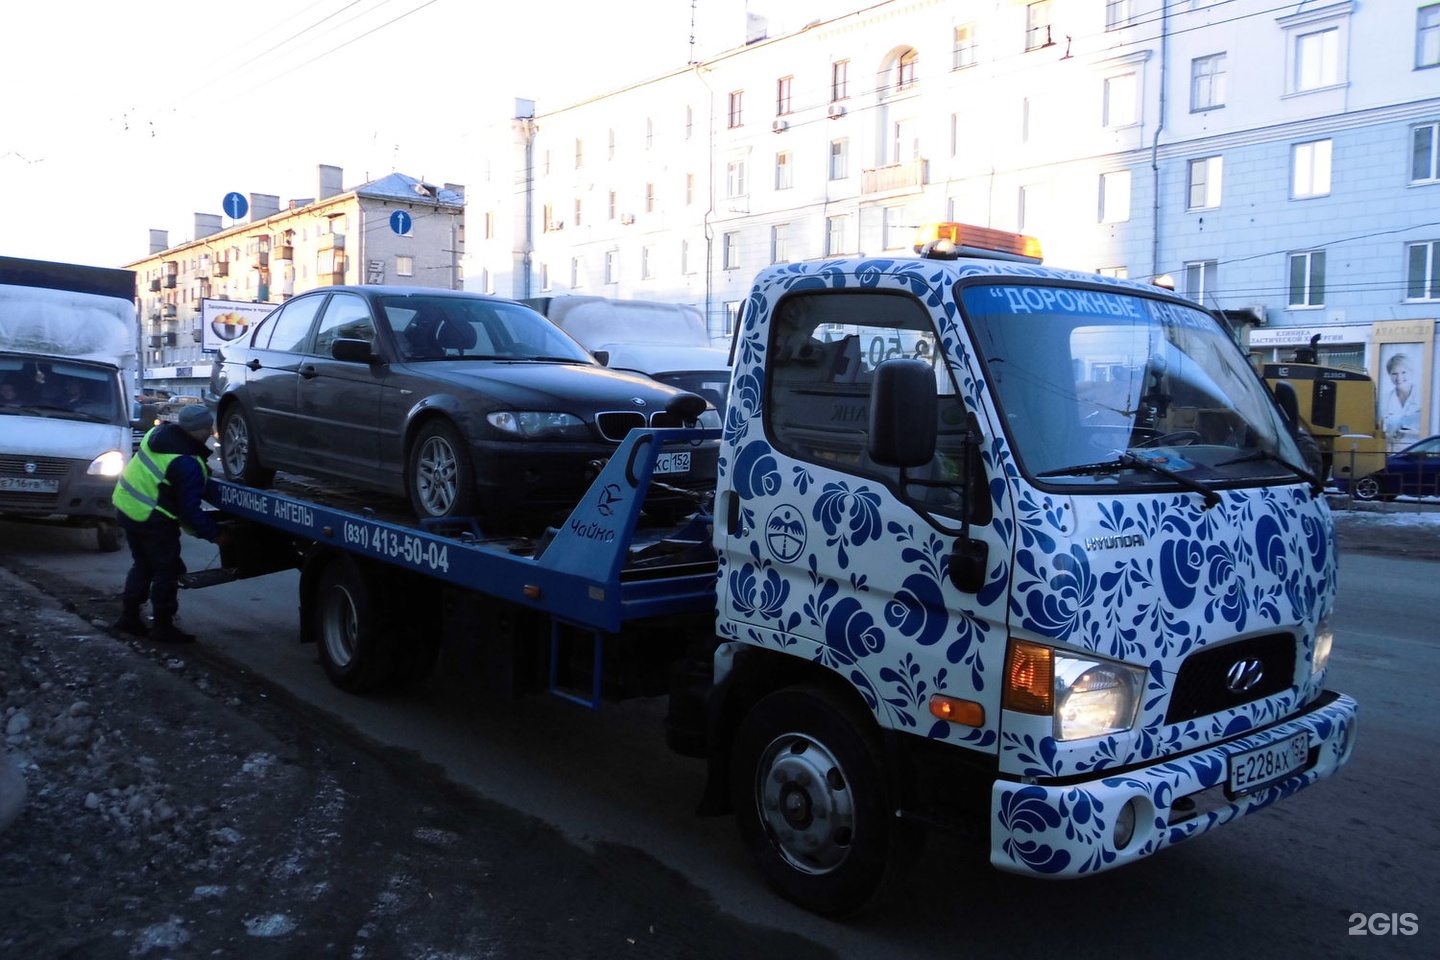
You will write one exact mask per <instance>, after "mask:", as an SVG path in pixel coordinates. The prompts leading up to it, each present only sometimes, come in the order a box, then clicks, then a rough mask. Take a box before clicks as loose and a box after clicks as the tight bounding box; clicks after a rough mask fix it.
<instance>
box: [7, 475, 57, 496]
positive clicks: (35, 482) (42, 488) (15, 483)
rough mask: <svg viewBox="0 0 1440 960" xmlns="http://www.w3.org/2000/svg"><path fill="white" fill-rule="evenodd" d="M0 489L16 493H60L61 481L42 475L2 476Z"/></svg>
mask: <svg viewBox="0 0 1440 960" xmlns="http://www.w3.org/2000/svg"><path fill="white" fill-rule="evenodd" d="M0 490H9V491H11V492H14V493H59V492H60V481H59V480H49V479H45V478H42V477H0Z"/></svg>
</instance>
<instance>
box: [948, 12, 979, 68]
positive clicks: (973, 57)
mask: <svg viewBox="0 0 1440 960" xmlns="http://www.w3.org/2000/svg"><path fill="white" fill-rule="evenodd" d="M979 62H980V44H979V41H978V40H977V38H976V27H975V24H973V23H962V24H961V25H960V26H958V27H956V28H955V62H954V69H956V70H963V69H965V68H966V67H973V66H975V64H977V63H979Z"/></svg>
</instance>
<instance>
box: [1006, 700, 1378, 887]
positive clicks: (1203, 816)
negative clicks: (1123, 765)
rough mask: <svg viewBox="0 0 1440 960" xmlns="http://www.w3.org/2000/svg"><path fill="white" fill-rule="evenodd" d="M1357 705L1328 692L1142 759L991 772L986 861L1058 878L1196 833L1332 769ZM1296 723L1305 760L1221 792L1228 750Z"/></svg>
mask: <svg viewBox="0 0 1440 960" xmlns="http://www.w3.org/2000/svg"><path fill="white" fill-rule="evenodd" d="M1356 710H1357V704H1356V703H1355V701H1354V700H1352V699H1350V698H1349V697H1347V696H1345V695H1343V694H1330V695H1329V699H1322V700H1320V701H1319V702H1318V704H1317V705H1314V706H1312V707H1311V708H1310V709H1309V711H1308V712H1306V713H1303V714H1301V715H1299V716H1297V717H1294V718H1292V719H1290V720H1286V721H1283V722H1281V723H1277V724H1275V725H1274V726H1272V727H1267V728H1266V729H1264V730H1258V731H1255V732H1252V733H1249V734H1246V735H1244V736H1240V737H1236V738H1235V739H1233V740H1227V741H1225V742H1224V743H1221V744H1216V745H1214V746H1211V747H1206V748H1204V749H1201V750H1197V751H1195V752H1193V753H1187V754H1183V755H1180V756H1176V757H1171V758H1168V759H1165V760H1162V761H1159V762H1157V763H1155V764H1153V765H1151V766H1147V767H1139V768H1134V769H1130V770H1126V771H1125V772H1123V773H1117V774H1112V775H1109V776H1102V777H1097V778H1096V779H1093V780H1084V781H1080V782H1073V781H1071V780H1067V781H1065V782H1064V783H1061V784H1052V783H1047V782H1045V781H1037V782H1034V783H1021V782H1016V781H1011V780H1001V781H997V782H996V783H995V786H994V789H993V791H992V793H991V801H990V836H991V842H990V862H991V863H992V864H994V865H995V867H997V868H998V869H1001V870H1005V871H1007V872H1010V873H1025V874H1031V875H1037V876H1043V877H1050V878H1055V879H1063V878H1070V877H1079V876H1086V875H1089V874H1092V873H1098V872H1100V871H1102V870H1111V869H1113V868H1115V867H1119V866H1124V865H1125V864H1127V863H1132V862H1134V861H1136V860H1139V859H1140V858H1142V857H1147V856H1149V855H1150V854H1152V853H1155V852H1156V851H1158V850H1160V849H1161V848H1163V847H1168V846H1171V845H1173V844H1176V843H1179V842H1180V841H1182V840H1188V839H1190V838H1191V837H1197V836H1199V835H1200V834H1202V833H1205V832H1206V831H1207V830H1210V829H1211V828H1213V827H1218V826H1220V825H1221V824H1225V823H1229V822H1230V821H1231V820H1235V819H1237V818H1238V817H1242V816H1244V815H1245V814H1247V813H1253V812H1254V811H1256V810H1259V809H1261V808H1262V807H1267V806H1269V805H1270V804H1272V803H1274V802H1275V801H1277V800H1279V799H1281V798H1283V797H1287V796H1289V795H1290V794H1292V793H1294V792H1295V791H1297V790H1300V789H1301V788H1303V787H1308V786H1309V785H1310V784H1312V783H1314V782H1316V781H1317V780H1321V779H1324V778H1325V777H1328V776H1330V775H1331V774H1332V773H1334V772H1335V771H1336V770H1338V769H1340V767H1341V766H1342V765H1344V763H1345V762H1346V761H1347V760H1349V759H1350V753H1351V751H1352V750H1353V749H1354V745H1355V730H1356ZM1300 733H1305V734H1306V735H1307V736H1308V738H1309V754H1308V757H1307V759H1306V762H1305V764H1304V766H1302V767H1301V768H1300V769H1299V770H1297V771H1295V772H1294V773H1291V774H1289V775H1288V776H1286V777H1284V778H1283V779H1280V780H1276V781H1273V782H1270V783H1267V784H1264V785H1263V786H1260V787H1258V788H1256V789H1254V790H1250V791H1248V792H1245V793H1244V794H1242V795H1238V796H1231V795H1230V794H1229V793H1228V792H1227V790H1228V777H1229V768H1230V759H1231V758H1232V757H1236V756H1238V755H1240V754H1243V753H1246V752H1247V751H1251V750H1254V749H1256V748H1259V747H1264V746H1266V745H1268V744H1278V743H1282V742H1284V741H1287V740H1289V739H1290V738H1292V737H1294V736H1296V735H1297V734H1300ZM1131 823H1133V828H1132V827H1131V826H1130V824H1131ZM1127 834H1129V836H1128V837H1127V836H1126V835H1127Z"/></svg>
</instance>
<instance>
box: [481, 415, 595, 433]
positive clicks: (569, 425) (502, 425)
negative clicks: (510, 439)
mask: <svg viewBox="0 0 1440 960" xmlns="http://www.w3.org/2000/svg"><path fill="white" fill-rule="evenodd" d="M485 419H486V420H487V421H488V422H489V424H490V426H492V427H494V428H495V429H496V430H500V431H501V432H503V433H508V434H511V435H512V436H516V437H523V438H525V439H526V440H540V439H546V440H552V439H553V440H558V439H570V440H588V439H590V431H589V430H587V429H586V427H585V422H584V421H583V420H581V419H580V418H579V417H577V416H575V415H573V414H569V413H557V412H555V411H547V410H497V411H496V412H495V413H489V414H486V415H485Z"/></svg>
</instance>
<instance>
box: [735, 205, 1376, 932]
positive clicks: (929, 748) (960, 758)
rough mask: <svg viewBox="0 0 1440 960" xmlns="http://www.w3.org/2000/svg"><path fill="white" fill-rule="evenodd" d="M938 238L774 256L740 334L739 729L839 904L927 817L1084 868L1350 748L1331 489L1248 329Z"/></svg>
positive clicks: (1020, 244)
mask: <svg viewBox="0 0 1440 960" xmlns="http://www.w3.org/2000/svg"><path fill="white" fill-rule="evenodd" d="M937 232H938V234H939V235H940V237H941V239H940V240H939V242H937V243H932V244H927V245H926V249H925V250H924V252H925V254H926V256H924V257H922V258H921V259H886V258H868V259H848V260H827V261H824V262H814V263H794V264H783V265H776V266H773V267H770V268H768V269H766V270H764V271H763V272H762V273H761V274H760V275H759V277H758V278H757V280H756V281H755V284H754V287H753V289H752V291H751V293H750V296H749V300H748V302H747V303H746V304H745V308H744V311H743V315H742V328H741V330H740V332H739V343H738V348H737V350H736V352H735V353H736V357H737V365H736V368H735V376H734V383H733V386H732V389H731V393H730V402H729V406H728V408H727V411H726V422H725V436H724V445H723V447H722V456H721V475H720V480H719V485H718V491H719V492H718V495H717V503H716V509H715V517H716V524H715V535H714V542H715V546H716V549H717V552H718V553H719V557H720V576H719V601H718V603H719V615H718V624H717V632H718V634H719V636H720V637H721V639H722V642H721V644H720V646H719V648H718V649H717V651H716V654H715V670H716V676H717V680H718V682H719V684H720V685H721V686H722V687H725V688H727V689H728V694H727V696H726V698H725V700H726V702H729V703H732V704H739V705H737V706H733V707H732V708H731V709H730V711H729V712H728V713H727V714H726V715H724V716H722V717H721V718H720V719H719V721H718V722H717V728H718V729H720V730H721V731H727V732H730V731H733V750H732V751H731V753H730V757H729V760H730V763H729V767H728V775H729V786H730V797H731V799H732V801H733V804H734V809H735V812H736V813H737V815H738V816H739V818H740V826H741V830H742V834H744V835H746V837H747V840H748V842H749V845H750V847H751V849H752V850H753V851H754V852H755V853H756V856H757V858H758V859H759V861H760V864H761V866H762V869H764V871H765V873H766V875H767V877H768V878H769V880H770V881H771V883H772V884H773V885H774V886H776V887H777V888H778V889H779V890H780V892H782V893H783V894H784V895H786V896H787V897H789V898H790V899H792V900H795V901H796V902H798V903H801V904H803V905H805V906H807V907H809V908H811V909H815V910H818V911H820V912H837V911H840V912H843V911H845V910H848V909H851V908H853V907H854V906H856V905H857V904H858V903H861V902H863V901H864V900H865V899H866V898H867V897H868V896H869V895H870V894H871V893H873V891H874V890H875V889H876V888H877V886H878V885H879V883H880V882H881V879H882V874H883V871H882V870H880V869H879V867H878V866H877V865H879V864H883V863H886V862H888V860H889V859H890V857H891V856H892V855H893V854H894V853H895V852H896V851H898V850H900V849H902V848H903V847H904V846H905V843H904V842H903V835H904V834H905V832H906V831H907V830H911V831H913V830H915V829H918V828H921V827H923V826H924V825H936V824H940V825H946V824H952V823H954V824H958V823H960V822H961V821H962V820H964V819H967V817H978V818H979V819H980V820H981V821H982V823H983V824H984V825H985V826H987V827H988V836H989V844H990V859H991V861H992V862H993V864H994V865H995V866H996V867H998V868H1000V869H1002V870H1007V871H1013V872H1019V873H1027V874H1034V875H1040V876H1045V877H1075V876H1081V875H1086V874H1092V873H1096V872H1098V871H1102V870H1107V869H1111V868H1113V867H1116V866H1120V865H1122V864H1125V863H1129V862H1132V861H1134V860H1137V859H1139V858H1141V857H1145V856H1148V855H1150V854H1153V853H1155V852H1156V851H1158V850H1160V849H1162V848H1164V847H1167V846H1170V845H1172V844H1175V843H1177V842H1179V841H1181V840H1184V839H1187V838H1189V837H1193V836H1196V835H1198V834H1201V833H1204V832H1206V831H1208V830H1210V829H1211V828H1213V827H1216V826H1219V825H1221V824H1224V823H1227V822H1229V821H1231V820H1233V819H1235V818H1237V817H1239V816H1241V815H1244V814H1247V813H1250V812H1252V811H1255V810H1259V809H1260V808H1262V807H1265V806H1268V805H1269V804H1271V803H1273V802H1275V801H1276V800H1278V799H1280V798H1282V797H1285V796H1287V795H1289V794H1291V793H1293V792H1294V791H1295V790H1297V789H1299V788H1301V787H1303V786H1306V785H1308V784H1310V783H1313V782H1314V781H1316V780H1319V779H1321V778H1322V777H1326V776H1328V775H1330V774H1332V773H1334V772H1335V771H1336V770H1337V769H1338V768H1339V767H1340V766H1341V764H1343V763H1344V762H1345V761H1346V760H1347V759H1348V758H1349V756H1350V753H1351V750H1352V748H1353V746H1354V736H1355V720H1356V704H1355V702H1354V701H1353V700H1351V699H1350V698H1348V697H1345V696H1343V695H1340V694H1337V693H1334V692H1330V691H1327V690H1326V689H1325V667H1326V662H1327V659H1328V657H1329V654H1330V646H1331V631H1330V624H1329V618H1330V614H1331V610H1332V607H1333V605H1334V602H1335V594H1336V542H1335V536H1334V529H1333V526H1332V522H1331V518H1330V514H1329V511H1328V508H1327V505H1326V503H1325V500H1324V498H1323V497H1322V496H1321V495H1320V490H1319V483H1318V480H1317V478H1316V477H1314V476H1313V475H1311V474H1310V473H1308V471H1307V470H1306V468H1305V467H1304V466H1303V463H1304V460H1303V458H1302V455H1301V452H1300V450H1299V449H1298V448H1297V445H1296V441H1295V439H1294V438H1293V437H1292V434H1291V431H1290V429H1289V428H1288V427H1287V424H1286V421H1285V418H1284V417H1283V415H1282V412H1281V410H1280V409H1279V407H1278V406H1277V403H1276V401H1275V399H1274V397H1272V395H1271V394H1270V392H1269V391H1268V390H1267V389H1266V387H1265V385H1264V384H1263V383H1262V382H1261V380H1260V379H1259V377H1258V376H1257V375H1256V373H1255V371H1254V370H1253V369H1252V367H1251V366H1250V364H1249V363H1248V362H1247V360H1246V357H1245V355H1244V354H1243V353H1242V351H1241V350H1240V349H1239V348H1238V346H1237V345H1236V344H1235V343H1234V342H1232V340H1231V339H1230V338H1229V337H1228V335H1227V333H1226V331H1225V329H1224V328H1223V327H1222V326H1221V325H1220V324H1219V323H1218V322H1217V321H1216V319H1215V318H1214V317H1213V316H1212V315H1211V314H1209V313H1208V312H1206V311H1205V310H1203V309H1201V308H1199V307H1197V306H1196V305H1195V304H1193V303H1191V302H1188V301H1186V300H1183V299H1181V298H1178V297H1176V296H1175V295H1173V294H1171V293H1169V292H1167V291H1165V290H1161V289H1158V288H1155V287H1150V286H1146V285H1142V284H1140V283H1134V282H1128V281H1124V280H1115V279H1109V278H1106V277H1101V276H1097V275H1091V274H1084V273H1077V272H1072V271H1067V270H1059V269H1051V268H1048V267H1045V266H1041V265H1040V264H1039V262H1038V259H1036V258H1035V257H1034V256H1033V252H1034V250H1035V249H1038V245H1035V244H1033V241H1027V240H1026V238H1020V237H1017V236H1014V235H1004V234H999V233H997V232H995V231H975V230H974V229H972V228H965V227H963V226H960V225H953V224H952V225H944V226H943V227H942V228H940V229H939V230H938V231H937ZM1027 242H1029V243H1030V246H1027V245H1026V244H1027ZM997 247H1000V248H1003V249H996V248H997ZM944 257H949V259H945V258H944ZM777 676H781V677H786V678H788V682H787V684H786V686H785V687H784V688H781V689H777V687H776V681H775V677H777ZM737 691H739V692H737ZM745 691H749V692H748V693H746V692H745ZM724 738H725V735H724V734H722V736H720V737H719V738H718V739H721V740H723V739H724ZM716 770H717V768H716V767H715V766H714V765H712V779H713V778H714V777H715V775H716Z"/></svg>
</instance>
